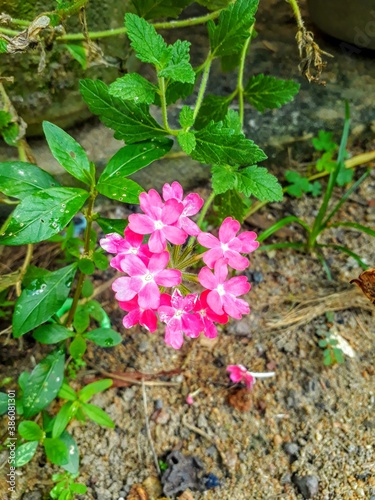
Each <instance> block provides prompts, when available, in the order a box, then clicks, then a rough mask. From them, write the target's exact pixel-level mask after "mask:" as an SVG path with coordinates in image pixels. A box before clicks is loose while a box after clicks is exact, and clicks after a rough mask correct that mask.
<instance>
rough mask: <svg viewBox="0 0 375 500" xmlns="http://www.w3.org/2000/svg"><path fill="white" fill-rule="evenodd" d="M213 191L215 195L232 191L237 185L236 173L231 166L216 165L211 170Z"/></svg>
mask: <svg viewBox="0 0 375 500" xmlns="http://www.w3.org/2000/svg"><path fill="white" fill-rule="evenodd" d="M211 173H212V189H213V191H214V193H215V195H218V194H222V193H225V192H226V191H229V189H232V188H233V187H234V185H235V183H236V179H237V177H236V173H235V171H233V167H231V166H230V165H214V166H213V167H212V168H211Z"/></svg>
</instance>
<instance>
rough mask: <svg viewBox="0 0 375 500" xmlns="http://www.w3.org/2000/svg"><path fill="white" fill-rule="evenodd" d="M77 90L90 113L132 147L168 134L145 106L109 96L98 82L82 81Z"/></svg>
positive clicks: (117, 137) (106, 88) (106, 90)
mask: <svg viewBox="0 0 375 500" xmlns="http://www.w3.org/2000/svg"><path fill="white" fill-rule="evenodd" d="M80 90H81V94H82V97H83V100H84V101H85V102H86V104H87V105H88V107H89V108H90V111H91V112H92V113H94V114H95V115H98V116H99V118H100V120H101V121H102V122H103V123H104V125H106V126H107V127H110V128H112V129H113V130H115V132H116V133H115V138H116V139H123V140H125V142H127V143H128V144H131V143H134V142H141V141H145V140H147V139H153V138H154V137H157V136H164V135H167V132H166V131H165V130H164V129H162V128H161V126H160V125H159V124H158V123H157V122H156V121H155V120H154V119H153V118H152V116H151V115H150V113H149V111H148V106H146V105H145V104H134V103H133V102H132V101H124V100H122V99H118V98H116V97H113V96H111V95H109V92H108V87H107V86H106V84H105V83H103V82H101V81H100V80H89V79H86V80H81V81H80Z"/></svg>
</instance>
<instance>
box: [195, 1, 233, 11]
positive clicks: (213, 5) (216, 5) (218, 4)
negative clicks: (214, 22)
mask: <svg viewBox="0 0 375 500" xmlns="http://www.w3.org/2000/svg"><path fill="white" fill-rule="evenodd" d="M231 1H232V0H196V2H197V3H199V4H200V5H203V6H204V7H207V9H209V10H219V9H225V7H227V6H228V4H230V3H231Z"/></svg>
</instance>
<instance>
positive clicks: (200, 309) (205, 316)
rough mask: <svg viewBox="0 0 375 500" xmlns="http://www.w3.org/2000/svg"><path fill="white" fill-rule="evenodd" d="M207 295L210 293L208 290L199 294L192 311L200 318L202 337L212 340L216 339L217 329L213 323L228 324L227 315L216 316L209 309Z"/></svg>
mask: <svg viewBox="0 0 375 500" xmlns="http://www.w3.org/2000/svg"><path fill="white" fill-rule="evenodd" d="M209 293H210V292H209V291H208V290H205V291H204V292H202V293H201V296H200V297H199V299H197V301H196V303H195V305H194V311H195V312H196V313H197V314H199V316H200V317H201V321H202V325H203V333H204V335H205V336H206V337H208V338H209V339H214V338H215V337H217V328H216V326H215V325H214V323H213V322H214V321H216V322H217V323H221V324H222V325H225V323H227V322H228V315H227V314H225V313H224V314H221V315H219V314H216V313H215V312H214V311H213V310H212V309H211V308H210V307H209V305H208V303H207V295H208V294H209Z"/></svg>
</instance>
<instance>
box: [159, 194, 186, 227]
mask: <svg viewBox="0 0 375 500" xmlns="http://www.w3.org/2000/svg"><path fill="white" fill-rule="evenodd" d="M183 209H184V206H183V204H182V203H180V202H179V201H177V200H175V199H171V200H168V201H167V202H166V203H165V205H164V207H163V209H162V211H161V221H162V222H163V224H166V225H167V226H169V225H170V224H174V223H175V222H177V219H178V218H179V217H180V215H181V214H182V211H183Z"/></svg>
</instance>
